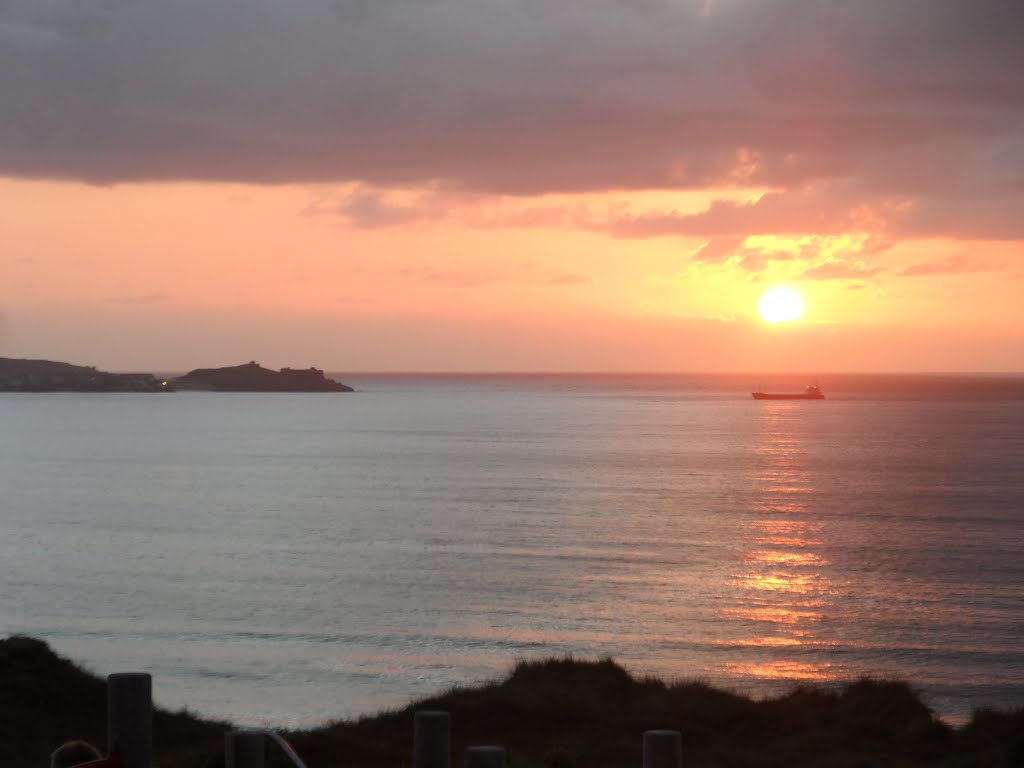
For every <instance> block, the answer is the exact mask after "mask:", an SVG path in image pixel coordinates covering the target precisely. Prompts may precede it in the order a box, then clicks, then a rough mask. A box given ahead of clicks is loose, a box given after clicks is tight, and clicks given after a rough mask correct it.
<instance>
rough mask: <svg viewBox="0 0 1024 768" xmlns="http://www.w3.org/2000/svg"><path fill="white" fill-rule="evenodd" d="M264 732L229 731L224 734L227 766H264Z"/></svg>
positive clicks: (259, 767) (238, 767)
mask: <svg viewBox="0 0 1024 768" xmlns="http://www.w3.org/2000/svg"><path fill="white" fill-rule="evenodd" d="M263 752H264V750H263V733H262V732H261V731H228V732H227V733H226V734H225V735H224V766H225V768H263Z"/></svg>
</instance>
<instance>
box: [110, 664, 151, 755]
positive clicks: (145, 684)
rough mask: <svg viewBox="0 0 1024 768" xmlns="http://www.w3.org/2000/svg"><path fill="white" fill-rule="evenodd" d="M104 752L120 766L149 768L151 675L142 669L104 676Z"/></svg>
mask: <svg viewBox="0 0 1024 768" xmlns="http://www.w3.org/2000/svg"><path fill="white" fill-rule="evenodd" d="M107 752H109V753H110V754H115V753H116V754H118V755H120V756H121V768H149V766H150V761H151V760H152V755H153V678H152V677H150V676H149V675H148V674H146V673H145V672H115V673H114V674H112V675H108V676H107Z"/></svg>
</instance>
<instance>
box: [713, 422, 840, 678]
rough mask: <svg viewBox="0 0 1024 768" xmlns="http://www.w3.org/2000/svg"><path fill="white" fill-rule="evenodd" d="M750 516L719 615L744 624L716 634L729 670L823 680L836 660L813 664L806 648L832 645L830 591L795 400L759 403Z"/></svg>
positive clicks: (836, 668) (833, 671) (836, 670)
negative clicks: (723, 635)
mask: <svg viewBox="0 0 1024 768" xmlns="http://www.w3.org/2000/svg"><path fill="white" fill-rule="evenodd" d="M761 405H765V406H767V407H765V408H762V409H761V413H760V419H761V423H760V433H759V443H758V445H757V446H756V448H755V452H756V461H757V463H758V466H757V470H756V471H755V473H754V480H755V483H756V485H755V487H754V490H753V495H752V499H751V506H750V518H749V519H748V520H746V521H745V522H744V523H743V524H742V529H741V532H740V539H739V544H740V550H739V552H738V553H737V561H736V566H735V568H734V570H733V571H732V573H731V577H730V579H729V588H730V593H729V598H728V599H729V601H730V604H729V605H727V606H726V607H725V608H724V610H723V612H724V613H725V614H726V615H728V616H729V617H730V618H731V619H733V621H734V626H736V625H739V626H741V627H742V628H743V629H742V630H741V634H739V635H738V636H734V637H731V638H728V639H721V640H720V641H719V645H721V646H723V647H724V648H727V649H728V650H729V651H730V654H729V655H730V658H729V659H728V660H727V661H725V662H724V663H723V665H722V666H723V667H724V669H725V670H726V671H727V672H728V673H729V674H731V675H740V676H744V677H755V678H758V679H763V680H779V681H784V680H790V681H804V682H806V681H826V680H834V679H837V678H839V677H842V676H843V672H844V670H843V669H842V668H841V665H838V664H831V663H827V662H811V661H808V660H807V658H808V656H809V655H810V654H808V653H807V652H808V651H810V650H812V649H813V650H814V651H815V652H819V651H820V649H821V648H823V647H828V646H831V645H834V642H833V641H831V640H830V639H828V636H827V632H825V631H823V627H822V625H823V623H824V622H826V621H827V615H828V613H829V611H830V610H831V608H832V605H833V602H834V599H835V596H836V590H835V588H834V587H833V585H832V584H831V582H830V581H829V578H828V576H827V574H826V569H827V567H828V565H829V563H828V561H827V560H826V559H825V557H824V556H823V554H822V547H823V539H824V536H825V532H824V530H823V524H822V522H821V520H820V519H819V517H818V516H817V514H816V510H815V509H814V508H813V498H814V494H815V490H816V488H815V484H816V477H815V473H814V470H813V466H812V464H811V461H810V459H811V458H812V457H811V456H810V455H809V453H808V449H807V446H806V445H805V442H804V440H803V439H802V438H801V435H800V424H801V422H800V416H801V415H802V414H801V412H800V411H799V410H797V409H798V408H799V407H800V404H799V403H764V404H761Z"/></svg>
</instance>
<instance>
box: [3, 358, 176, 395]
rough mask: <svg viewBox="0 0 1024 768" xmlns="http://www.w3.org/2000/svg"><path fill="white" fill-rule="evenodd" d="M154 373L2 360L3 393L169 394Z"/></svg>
mask: <svg viewBox="0 0 1024 768" xmlns="http://www.w3.org/2000/svg"><path fill="white" fill-rule="evenodd" d="M169 389H170V387H169V386H168V385H167V384H166V383H165V382H163V381H161V380H160V379H157V378H156V377H155V376H153V375H152V374H150V373H108V372H107V371H99V370H96V368H95V367H92V366H84V365H71V364H70V363H59V362H54V361H53V360H19V359H15V358H11V357H0V392H166V391H168V390H169Z"/></svg>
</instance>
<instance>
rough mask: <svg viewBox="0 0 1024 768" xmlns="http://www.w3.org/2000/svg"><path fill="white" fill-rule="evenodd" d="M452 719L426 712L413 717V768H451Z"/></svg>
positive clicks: (434, 712) (444, 713)
mask: <svg viewBox="0 0 1024 768" xmlns="http://www.w3.org/2000/svg"><path fill="white" fill-rule="evenodd" d="M451 740H452V718H451V716H450V715H449V714H448V713H447V712H440V711H431V710H424V711H422V712H417V713H416V714H415V715H413V720H412V768H451V765H452V747H451Z"/></svg>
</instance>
